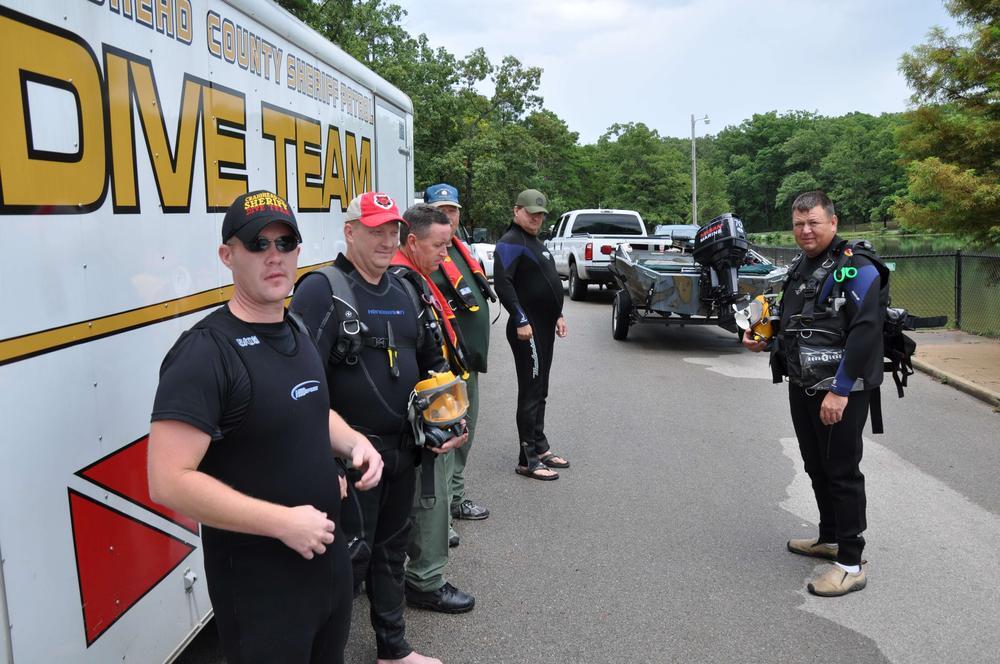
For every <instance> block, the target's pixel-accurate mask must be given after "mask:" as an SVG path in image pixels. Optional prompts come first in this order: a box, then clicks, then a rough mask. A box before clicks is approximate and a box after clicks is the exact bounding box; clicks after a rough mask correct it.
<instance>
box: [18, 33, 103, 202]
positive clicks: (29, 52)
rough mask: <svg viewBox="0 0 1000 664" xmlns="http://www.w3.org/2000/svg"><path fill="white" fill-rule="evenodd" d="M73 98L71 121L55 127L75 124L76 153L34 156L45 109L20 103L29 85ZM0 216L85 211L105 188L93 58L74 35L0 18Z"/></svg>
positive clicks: (100, 104)
mask: <svg viewBox="0 0 1000 664" xmlns="http://www.w3.org/2000/svg"><path fill="white" fill-rule="evenodd" d="M29 83H30V84H32V85H38V86H48V87H53V88H58V89H61V90H64V91H66V92H67V93H69V94H71V95H73V97H74V98H75V100H76V115H75V117H73V118H60V120H59V122H60V123H66V122H71V123H72V122H75V124H76V125H77V133H78V135H77V144H76V146H75V147H76V152H72V153H71V152H51V151H46V150H41V149H36V148H35V146H34V138H33V134H34V135H45V132H46V131H47V130H50V129H51V127H50V126H49V124H50V122H51V120H50V121H49V122H46V114H45V112H44V109H38V108H31V107H30V97H29V98H28V99H25V98H24V94H25V89H26V88H27V87H28V84H29ZM0 90H3V91H4V94H2V95H0V118H3V121H2V122H0V183H2V186H0V209H3V208H6V207H8V206H11V207H13V206H57V207H64V208H65V209H62V210H59V211H61V212H87V211H89V210H91V209H93V208H94V207H96V206H97V205H99V204H100V202H101V200H102V199H103V198H104V193H105V187H106V184H107V176H108V173H107V159H106V158H105V134H104V111H103V105H104V95H103V92H102V90H101V77H100V67H99V65H98V63H97V59H96V58H95V57H94V54H93V52H92V51H91V50H90V49H89V47H88V46H87V45H86V44H85V43H84V42H82V41H78V40H77V39H76V38H75V37H74V36H73V35H70V34H69V33H65V32H63V31H62V30H59V31H57V30H56V29H52V30H45V29H43V28H40V27H36V26H33V25H32V26H29V25H26V24H24V23H21V22H18V21H16V20H14V19H13V18H10V17H8V16H6V15H0Z"/></svg>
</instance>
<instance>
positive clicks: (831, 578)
mask: <svg viewBox="0 0 1000 664" xmlns="http://www.w3.org/2000/svg"><path fill="white" fill-rule="evenodd" d="M866 585H868V579H867V578H866V577H865V568H864V565H862V566H861V571H860V572H858V573H857V574H851V573H850V572H845V571H844V570H843V569H842V568H841V567H840V566H839V565H831V566H830V568H829V569H828V570H826V571H825V572H823V573H822V574H820V575H819V576H817V577H816V578H815V579H813V580H812V581H810V582H809V585H808V586H806V587H807V588H809V592H811V593H812V594H813V595H819V596H820V597H840V596H841V595H846V594H847V593H851V592H854V591H855V590H861V589H862V588H864V587H865V586H866Z"/></svg>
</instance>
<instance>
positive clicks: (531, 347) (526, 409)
mask: <svg viewBox="0 0 1000 664" xmlns="http://www.w3.org/2000/svg"><path fill="white" fill-rule="evenodd" d="M531 329H532V337H531V339H528V340H527V341H521V340H520V339H518V338H517V326H516V325H514V324H513V319H511V320H509V321H508V322H507V343H508V344H510V349H511V351H512V352H513V353H514V368H515V369H516V370H517V418H516V419H517V435H518V438H519V439H520V454H519V456H518V463H519V464H520V465H522V466H524V465H528V464H529V463H531V462H532V461H534V460H537V459H538V457H539V456H540V455H542V454H545V453H546V452H548V451H549V441H548V438H546V436H545V401H546V399H547V398H548V395H549V372H550V370H551V368H552V351H553V346H554V344H555V323H554V322H553V323H552V324H551V325H538V326H536V325H534V324H532V328H531Z"/></svg>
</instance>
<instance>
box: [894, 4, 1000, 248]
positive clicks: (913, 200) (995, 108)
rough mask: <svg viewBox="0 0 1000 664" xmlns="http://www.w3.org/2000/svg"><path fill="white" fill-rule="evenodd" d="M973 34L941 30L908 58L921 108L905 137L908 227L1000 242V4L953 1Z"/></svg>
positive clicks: (904, 219) (903, 212) (902, 210)
mask: <svg viewBox="0 0 1000 664" xmlns="http://www.w3.org/2000/svg"><path fill="white" fill-rule="evenodd" d="M946 6H947V8H948V11H949V13H951V14H952V16H954V17H955V18H956V19H957V20H958V22H959V24H960V25H961V26H962V27H963V28H965V29H966V30H967V31H966V32H964V33H963V34H960V35H957V36H950V35H948V34H947V33H946V32H945V31H944V30H942V29H941V28H934V29H933V30H931V32H930V34H929V35H928V41H927V43H925V44H922V45H919V46H917V47H916V48H914V49H913V50H912V51H911V52H910V53H907V54H905V55H903V57H902V58H901V60H900V70H901V71H902V72H903V74H904V75H905V76H906V79H907V81H908V82H909V84H910V86H911V87H912V88H913V89H914V93H913V96H912V98H911V99H912V101H913V103H914V104H924V105H923V106H918V107H917V108H916V109H915V110H913V111H912V112H910V113H909V114H908V115H907V123H906V124H905V125H904V126H903V127H902V128H901V129H900V131H899V140H900V148H901V150H902V152H903V156H904V160H905V162H906V173H907V178H908V186H907V190H906V192H905V194H903V195H902V196H901V197H900V198H899V200H898V201H897V202H896V203H895V204H894V205H893V206H892V212H893V213H894V214H895V215H896V216H897V217H898V219H899V220H900V222H901V223H903V224H906V225H908V226H917V227H921V228H929V229H933V230H942V231H948V232H958V233H962V234H965V235H969V236H971V237H972V238H974V239H975V240H977V241H979V242H982V243H988V244H993V245H996V244H1000V159H998V157H997V155H1000V27H998V26H1000V2H997V1H996V0H950V1H949V2H947V3H946Z"/></svg>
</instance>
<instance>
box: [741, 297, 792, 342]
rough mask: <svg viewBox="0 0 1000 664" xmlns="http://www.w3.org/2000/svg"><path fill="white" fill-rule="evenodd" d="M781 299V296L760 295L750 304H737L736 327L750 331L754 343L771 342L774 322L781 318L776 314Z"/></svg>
mask: <svg viewBox="0 0 1000 664" xmlns="http://www.w3.org/2000/svg"><path fill="white" fill-rule="evenodd" d="M780 298H781V295H780V294H776V295H758V296H757V297H755V298H754V299H752V300H750V301H749V302H746V301H744V302H737V303H736V304H734V305H733V315H734V317H735V318H736V325H737V326H739V328H740V329H741V330H750V338H751V339H753V340H754V341H770V340H771V337H773V336H774V321H776V320H778V318H779V316H778V315H776V314H777V303H778V300H779V299H780Z"/></svg>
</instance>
